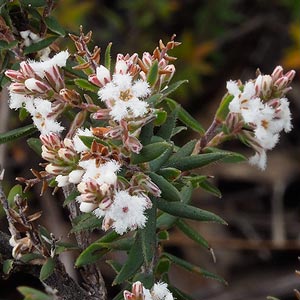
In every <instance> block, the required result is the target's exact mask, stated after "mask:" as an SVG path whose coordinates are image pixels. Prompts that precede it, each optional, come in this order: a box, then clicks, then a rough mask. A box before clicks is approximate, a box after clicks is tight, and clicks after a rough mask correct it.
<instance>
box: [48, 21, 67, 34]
mask: <svg viewBox="0 0 300 300" xmlns="http://www.w3.org/2000/svg"><path fill="white" fill-rule="evenodd" d="M44 21H45V23H46V25H47V27H48V29H50V30H51V31H52V32H53V33H57V34H59V35H61V36H65V35H66V31H65V30H64V28H63V27H62V26H61V25H60V24H59V23H58V22H57V20H56V19H55V18H54V17H52V16H48V17H46V18H45V19H44Z"/></svg>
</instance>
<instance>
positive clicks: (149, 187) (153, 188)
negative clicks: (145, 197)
mask: <svg viewBox="0 0 300 300" xmlns="http://www.w3.org/2000/svg"><path fill="white" fill-rule="evenodd" d="M147 177H148V176H147ZM142 185H143V187H144V188H145V189H146V191H147V192H149V193H151V194H152V195H153V196H155V197H160V195H161V190H160V188H159V187H158V186H157V185H156V184H155V183H154V182H152V181H151V179H150V178H149V177H148V178H147V179H145V180H144V181H143V183H142Z"/></svg>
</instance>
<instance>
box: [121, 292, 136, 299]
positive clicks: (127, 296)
mask: <svg viewBox="0 0 300 300" xmlns="http://www.w3.org/2000/svg"><path fill="white" fill-rule="evenodd" d="M123 297H124V299H125V300H135V297H134V294H133V293H130V292H129V291H124V292H123Z"/></svg>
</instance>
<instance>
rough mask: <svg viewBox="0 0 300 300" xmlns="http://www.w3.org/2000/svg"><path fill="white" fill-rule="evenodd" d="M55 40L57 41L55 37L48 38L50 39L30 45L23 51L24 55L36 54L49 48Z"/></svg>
mask: <svg viewBox="0 0 300 300" xmlns="http://www.w3.org/2000/svg"><path fill="white" fill-rule="evenodd" d="M56 39H57V36H50V37H48V38H45V39H43V40H41V41H39V42H37V43H34V44H31V45H30V46H28V47H26V48H25V49H24V54H25V55H27V54H30V53H34V52H38V51H40V50H42V49H45V48H47V47H48V46H50V45H51V44H52V43H53V42H54V41H55V40H56Z"/></svg>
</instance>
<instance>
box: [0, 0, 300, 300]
mask: <svg viewBox="0 0 300 300" xmlns="http://www.w3.org/2000/svg"><path fill="white" fill-rule="evenodd" d="M56 16H57V17H58V18H59V20H60V21H61V23H63V24H64V26H65V27H66V28H67V29H68V30H69V31H71V32H77V30H78V27H79V25H80V24H83V25H84V29H85V31H88V30H92V31H93V42H94V43H95V44H97V45H99V46H101V47H102V49H103V51H102V53H104V50H105V47H106V45H107V43H108V42H110V41H112V42H113V48H112V49H113V50H112V51H113V54H117V53H124V54H125V53H127V52H128V53H133V52H138V53H139V54H142V53H143V52H144V51H149V52H152V50H153V49H154V47H155V46H156V45H157V42H158V40H159V39H160V38H161V39H162V40H163V41H165V42H167V41H168V40H169V38H170V37H171V35H172V34H173V33H176V34H177V39H176V40H178V41H181V42H182V45H181V46H180V47H178V48H177V49H175V50H174V51H173V52H171V53H170V54H172V55H174V56H177V57H178V60H177V61H176V62H175V65H176V68H177V73H176V76H175V78H174V81H175V80H176V79H188V80H189V84H187V85H185V86H182V87H181V88H180V89H179V90H178V92H177V93H175V94H173V98H174V99H175V100H177V101H178V102H179V103H181V104H182V105H183V106H184V107H185V108H186V109H187V110H188V111H189V112H190V113H191V114H192V115H193V116H194V117H195V118H196V119H198V120H199V122H200V123H201V124H202V125H203V126H204V127H205V128H207V127H208V126H209V124H210V122H211V121H212V119H213V115H214V112H215V110H216V109H217V107H218V104H219V101H220V99H221V98H222V96H223V94H224V93H225V92H226V81H227V80H229V79H233V80H235V79H241V80H247V79H250V78H254V77H255V71H256V69H257V68H259V69H260V70H261V72H262V73H265V74H269V73H271V72H272V70H273V69H274V67H275V66H276V65H282V66H283V67H284V68H285V69H286V70H287V71H288V70H289V69H291V68H292V69H295V70H296V71H298V72H297V74H296V77H295V79H294V82H293V90H292V91H291V92H289V94H288V98H289V99H290V102H291V111H292V114H293V126H294V129H293V131H292V132H291V133H289V134H282V136H281V139H280V143H279V144H278V145H277V147H276V149H275V150H273V151H271V152H269V153H268V167H267V170H266V171H264V172H261V171H259V170H257V169H256V168H255V167H251V166H250V165H247V164H246V163H243V164H236V165H233V164H215V165H213V166H212V167H209V168H205V169H203V170H201V174H209V175H213V176H215V178H214V182H215V183H216V184H217V186H218V187H219V189H220V190H221V191H222V194H223V197H222V198H221V199H219V198H216V197H214V196H212V195H209V194H207V193H205V192H202V191H199V192H197V193H196V194H195V196H194V203H195V204H197V205H198V206H199V207H201V208H203V209H208V210H211V211H213V212H215V213H217V214H218V215H220V216H221V217H223V218H224V219H225V220H226V221H227V222H228V223H229V226H226V227H225V226H223V227H222V226H220V225H214V224H203V223H201V224H197V223H194V224H193V225H194V227H195V228H196V229H197V230H199V232H200V233H201V234H202V235H203V236H204V237H205V238H206V239H207V240H208V241H209V242H210V244H211V246H212V247H213V249H214V252H215V254H216V257H217V261H216V263H214V262H213V259H212V257H211V255H210V253H208V252H206V250H204V249H203V248H200V247H199V246H197V245H196V244H195V243H193V242H192V241H190V240H188V239H186V238H185V237H184V236H183V235H182V234H181V233H179V232H177V231H174V232H172V234H171V238H170V241H169V242H168V243H167V246H166V247H168V251H169V252H171V253H174V254H176V255H178V256H181V257H183V258H185V259H187V260H189V261H190V262H192V263H195V264H198V265H199V266H201V267H203V268H205V269H207V270H210V271H213V272H216V273H218V274H219V275H221V276H223V277H224V278H225V279H226V280H227V281H228V283H229V286H223V285H221V284H220V283H218V282H214V281H211V280H208V279H204V278H201V277H199V276H196V275H192V274H189V273H186V272H185V271H183V270H181V269H179V268H175V267H174V268H172V272H171V275H170V277H171V281H172V282H173V283H174V284H175V285H177V286H178V287H179V288H181V289H183V290H184V291H186V292H187V293H189V294H191V295H192V296H194V298H195V299H206V300H221V299H222V300H238V299H243V300H248V299H249V300H250V299H265V298H266V296H268V295H272V296H275V297H278V298H280V299H286V300H287V299H294V298H295V296H294V293H293V289H295V288H299V287H300V279H299V278H298V277H297V275H295V270H296V269H297V268H298V267H299V265H300V263H299V261H298V256H299V255H300V241H299V238H300V218H299V216H300V205H299V200H300V199H299V194H300V177H299V173H300V168H299V167H300V162H299V158H300V156H299V152H300V137H299V129H300V95H299V91H300V73H299V71H300V1H299V0H290V1H289V0H275V1H269V0H260V1H259V0H256V1H246V0H219V1H199V0H186V1H178V0H177V1H176V0H173V1H172V0H152V1H142V0H131V1H121V0H117V1H109V0H107V1H96V0H94V1H92V0H90V1H75V0H64V1H61V3H60V5H59V6H58V7H57V9H56ZM65 44H66V45H65V46H66V47H69V49H70V50H72V46H71V44H70V43H69V42H66V43H65ZM14 122H15V121H14V118H11V120H10V122H9V123H8V126H9V127H12V128H14V126H15V125H16V124H14ZM192 137H194V135H193V134H192V133H191V132H188V133H186V132H184V133H183V134H182V135H179V136H178V141H179V142H180V143H181V142H182V143H183V142H184V141H186V140H189V139H191V138H192ZM223 148H224V149H230V150H234V151H241V152H242V153H243V154H245V155H252V152H251V151H250V150H249V149H246V148H245V146H242V145H240V144H239V143H238V142H231V143H229V144H226V145H224V147H223ZM4 151H6V152H4ZM2 153H5V155H4V156H3V157H4V165H5V168H6V169H7V171H8V172H7V176H8V177H11V178H14V177H15V176H17V175H18V176H20V175H21V176H29V172H28V169H29V168H30V167H32V165H34V166H36V167H37V168H38V157H37V156H35V155H34V154H29V153H31V152H28V150H27V149H26V144H25V142H24V144H23V142H19V143H18V144H17V145H8V146H7V147H6V148H5V149H4V148H2ZM2 160H3V158H2ZM1 163H3V162H1ZM11 182H13V181H11ZM9 184H11V183H9V182H7V185H9ZM7 188H8V187H7ZM31 193H32V196H33V198H34V199H36V200H32V204H31V205H32V208H33V210H35V209H38V208H39V207H41V208H42V209H43V210H44V211H45V213H44V217H43V223H44V224H45V225H46V226H48V228H49V229H50V230H51V231H52V232H54V233H55V234H56V235H57V236H61V235H67V232H68V230H69V228H68V225H67V215H66V212H65V211H62V210H61V208H60V204H59V202H58V200H57V199H55V198H53V197H52V196H51V195H50V193H49V194H46V196H45V197H44V198H43V200H42V203H41V202H40V201H38V200H37V199H38V193H39V191H38V190H33V191H32V192H31ZM60 196H61V195H60ZM0 224H1V225H2V227H3V228H5V226H6V223H5V220H4V218H3V215H2V219H1V223H0ZM65 259H66V260H68V259H69V258H68V257H67V258H65ZM299 268H300V267H299ZM103 272H104V275H105V277H106V279H107V281H108V282H110V281H111V280H112V276H113V273H112V271H111V269H109V267H105V266H104V267H103ZM32 280H33V279H32V278H28V277H26V276H25V275H24V276H23V275H22V276H21V277H20V276H14V277H12V278H11V279H10V280H9V281H5V282H0V299H20V298H17V297H20V296H18V294H17V293H15V292H14V291H15V287H16V286H19V285H32V286H36V287H37V286H38V284H37V283H35V282H33V281H32ZM116 291H117V290H116V289H115V290H112V291H111V292H112V294H114V293H115V292H116ZM1 297H2V298H1Z"/></svg>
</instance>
